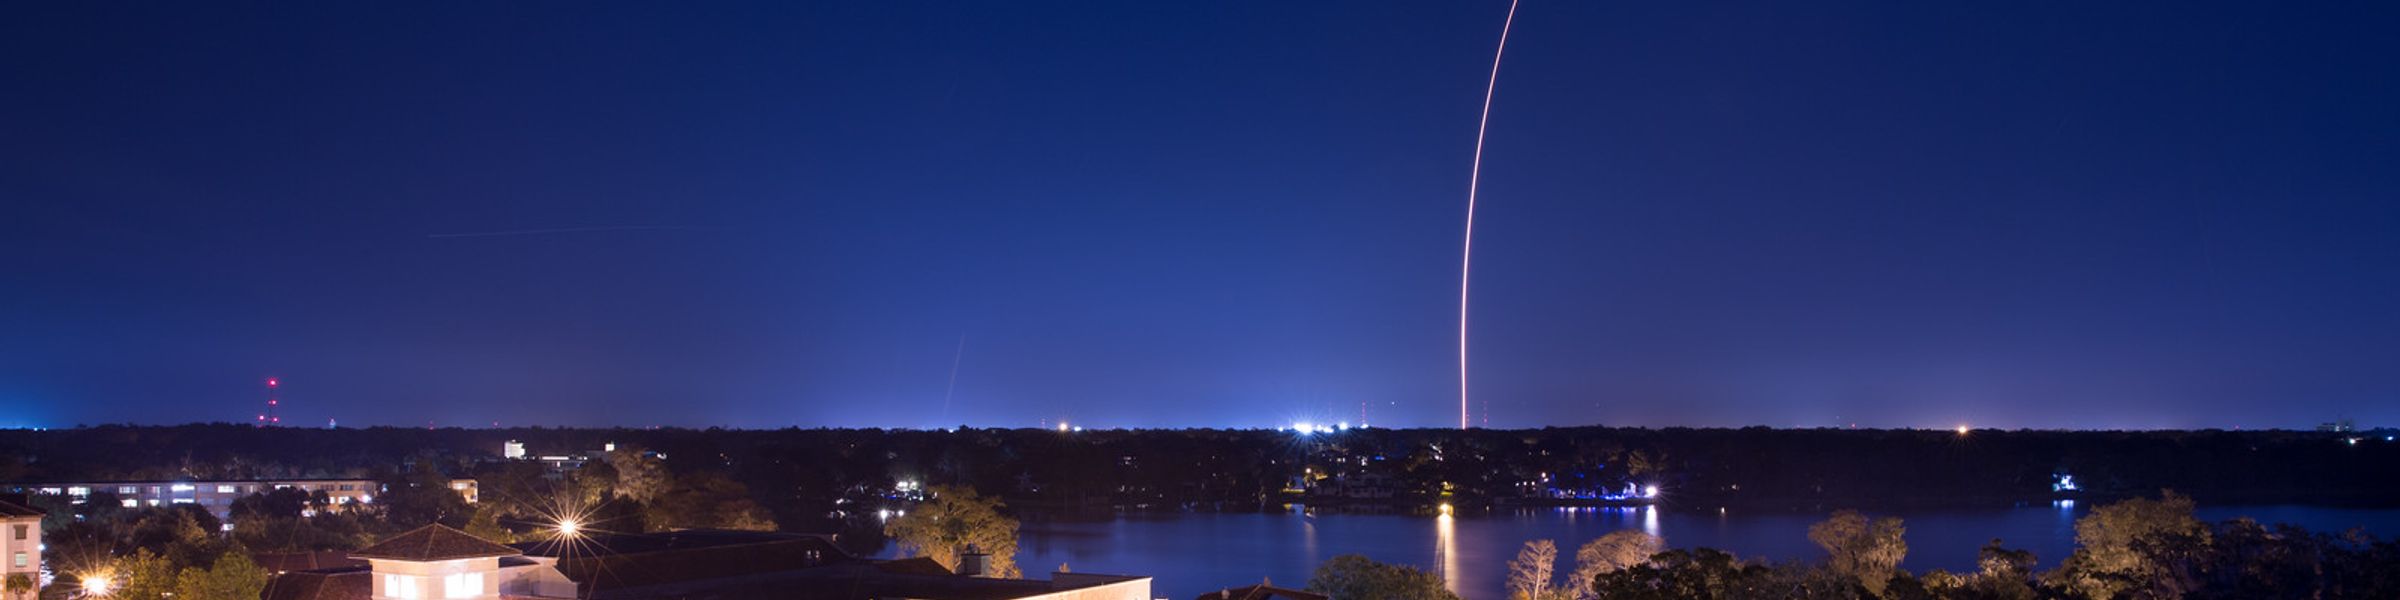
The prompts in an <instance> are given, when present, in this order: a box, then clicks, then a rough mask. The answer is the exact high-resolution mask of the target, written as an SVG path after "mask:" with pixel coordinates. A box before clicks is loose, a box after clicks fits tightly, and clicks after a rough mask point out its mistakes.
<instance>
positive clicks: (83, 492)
mask: <svg viewBox="0 0 2400 600" xmlns="http://www.w3.org/2000/svg"><path fill="white" fill-rule="evenodd" d="M67 495H69V496H90V495H92V488H88V487H83V486H80V485H79V486H75V487H71V488H67Z"/></svg>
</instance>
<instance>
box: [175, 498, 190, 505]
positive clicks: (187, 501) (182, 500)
mask: <svg viewBox="0 0 2400 600" xmlns="http://www.w3.org/2000/svg"><path fill="white" fill-rule="evenodd" d="M175 503H176V504H191V503H192V499H190V498H176V499H175Z"/></svg>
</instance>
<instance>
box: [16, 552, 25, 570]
mask: <svg viewBox="0 0 2400 600" xmlns="http://www.w3.org/2000/svg"><path fill="white" fill-rule="evenodd" d="M27 560H28V559H27V558H25V553H23V552H18V553H17V557H16V561H17V562H16V564H17V568H19V569H22V568H25V567H26V566H27V565H26V561H27Z"/></svg>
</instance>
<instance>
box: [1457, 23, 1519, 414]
mask: <svg viewBox="0 0 2400 600" xmlns="http://www.w3.org/2000/svg"><path fill="white" fill-rule="evenodd" d="M1516 24H1517V0H1509V1H1508V19H1507V20H1505V21H1501V22H1500V47H1499V48H1497V49H1494V50H1492V77H1491V79H1490V80H1489V81H1486V82H1485V83H1484V84H1483V117H1482V119H1480V120H1478V121H1476V123H1475V167H1474V169H1473V170H1472V171H1469V173H1468V175H1467V243H1466V246H1465V248H1464V249H1462V250H1460V251H1459V256H1458V428H1459V429H1466V428H1467V270H1468V268H1469V267H1472V266H1474V264H1475V191H1476V187H1477V186H1479V185H1481V184H1482V183H1483V132H1484V131H1485V130H1487V129H1489V128H1491V125H1492V91H1493V90H1496V89H1499V87H1500V55H1501V54H1502V53H1505V52H1507V51H1508V29H1509V28H1510V27H1512V26H1514V25H1516Z"/></svg>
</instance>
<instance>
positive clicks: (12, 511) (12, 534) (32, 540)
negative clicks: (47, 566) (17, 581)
mask: <svg viewBox="0 0 2400 600" xmlns="http://www.w3.org/2000/svg"><path fill="white" fill-rule="evenodd" d="M44 514H46V513H43V512H42V511H41V509H38V508H33V507H30V506H26V505H23V504H18V503H15V502H9V501H5V500H0V559H5V560H7V561H8V562H7V563H5V565H6V567H5V568H0V573H4V575H0V576H5V577H14V576H17V575H24V576H27V577H31V578H33V580H34V581H41V579H42V577H41V575H42V515H44Z"/></svg>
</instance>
